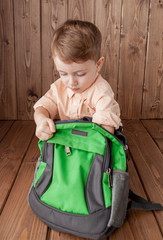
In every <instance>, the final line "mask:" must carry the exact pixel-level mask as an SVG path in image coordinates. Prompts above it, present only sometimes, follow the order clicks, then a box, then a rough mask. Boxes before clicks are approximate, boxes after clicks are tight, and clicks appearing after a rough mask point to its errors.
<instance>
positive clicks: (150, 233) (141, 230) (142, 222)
mask: <svg viewBox="0 0 163 240" xmlns="http://www.w3.org/2000/svg"><path fill="white" fill-rule="evenodd" d="M133 158H134V156H133ZM128 167H129V174H130V189H131V190H132V191H133V192H135V193H136V194H138V195H139V196H141V197H143V198H145V199H147V196H146V194H145V192H144V189H143V187H142V184H141V181H140V179H139V177H138V174H137V172H136V169H135V166H134V164H133V161H132V159H130V161H129V166H128ZM127 220H128V222H129V225H130V227H131V230H132V232H133V235H134V239H135V240H139V239H143V240H149V239H158V240H161V239H162V236H161V232H160V229H159V227H158V224H157V221H156V219H155V217H154V215H153V212H152V211H149V212H147V211H140V210H129V211H128V214H127ZM151 226H152V228H151Z"/></svg>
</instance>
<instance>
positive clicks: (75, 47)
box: [51, 20, 102, 62]
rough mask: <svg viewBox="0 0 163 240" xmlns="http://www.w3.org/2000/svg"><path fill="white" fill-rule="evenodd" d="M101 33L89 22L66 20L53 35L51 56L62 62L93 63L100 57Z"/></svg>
mask: <svg viewBox="0 0 163 240" xmlns="http://www.w3.org/2000/svg"><path fill="white" fill-rule="evenodd" d="M101 39H102V38H101V33H100V31H99V29H98V28H97V27H96V26H95V25H94V24H93V23H91V22H86V21H79V20H68V21H66V22H65V23H64V24H63V25H62V26H60V27H59V28H58V29H57V30H56V31H55V33H54V37H53V40H52V45H51V48H52V55H53V57H55V56H56V55H57V56H58V57H59V58H60V59H61V60H62V61H64V62H81V61H87V60H89V59H91V60H94V61H95V62H97V61H98V59H99V58H100V56H101Z"/></svg>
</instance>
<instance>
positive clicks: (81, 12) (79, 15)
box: [68, 0, 94, 22]
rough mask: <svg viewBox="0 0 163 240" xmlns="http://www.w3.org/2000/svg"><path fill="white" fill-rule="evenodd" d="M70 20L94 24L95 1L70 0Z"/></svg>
mask: <svg viewBox="0 0 163 240" xmlns="http://www.w3.org/2000/svg"><path fill="white" fill-rule="evenodd" d="M68 18H69V19H78V20H85V21H90V22H94V1H93V0H89V1H88V0H82V1H80V0H70V1H69V2H68Z"/></svg>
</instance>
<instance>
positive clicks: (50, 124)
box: [47, 119, 56, 132]
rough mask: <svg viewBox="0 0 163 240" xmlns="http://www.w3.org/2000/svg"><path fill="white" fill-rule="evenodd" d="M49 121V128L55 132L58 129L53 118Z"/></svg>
mask: <svg viewBox="0 0 163 240" xmlns="http://www.w3.org/2000/svg"><path fill="white" fill-rule="evenodd" d="M47 122H48V125H49V128H50V130H51V132H55V131H56V129H55V125H54V122H53V120H52V119H48V120H47Z"/></svg>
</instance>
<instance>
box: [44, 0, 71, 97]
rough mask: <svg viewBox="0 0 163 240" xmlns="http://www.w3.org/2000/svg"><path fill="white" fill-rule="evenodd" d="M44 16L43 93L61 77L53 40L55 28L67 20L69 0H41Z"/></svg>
mask: <svg viewBox="0 0 163 240" xmlns="http://www.w3.org/2000/svg"><path fill="white" fill-rule="evenodd" d="M41 16H42V31H41V39H42V56H41V58H42V59H41V62H42V94H45V92H46V91H47V90H48V89H49V88H50V84H52V83H53V82H54V81H55V80H56V79H58V78H59V75H58V73H57V70H56V67H55V66H54V62H53V59H52V53H51V41H52V37H53V33H54V30H56V28H57V27H58V26H60V25H61V24H62V23H63V22H65V21H66V20H67V0H62V1H61V0H50V1H46V0H44V1H41Z"/></svg>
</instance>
